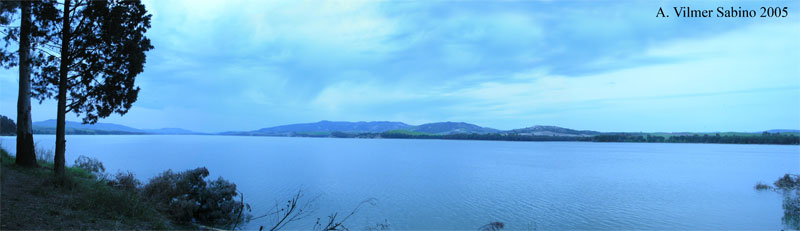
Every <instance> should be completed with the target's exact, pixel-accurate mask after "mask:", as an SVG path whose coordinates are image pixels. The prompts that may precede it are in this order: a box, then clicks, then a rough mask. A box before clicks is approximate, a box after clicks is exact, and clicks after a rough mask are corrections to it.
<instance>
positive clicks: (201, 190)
mask: <svg viewBox="0 0 800 231" xmlns="http://www.w3.org/2000/svg"><path fill="white" fill-rule="evenodd" d="M206 177H208V169H206V168H205V167H202V168H197V169H193V170H187V171H184V172H179V173H174V172H172V170H167V171H165V172H163V173H161V174H160V175H158V176H156V177H155V178H153V179H151V180H150V182H148V183H147V185H145V186H144V188H143V191H142V195H143V196H144V197H145V198H148V199H150V200H152V201H153V202H155V203H156V205H157V207H158V209H159V210H161V211H162V212H164V213H165V214H167V215H168V216H169V217H170V218H171V219H173V220H174V221H176V222H178V223H182V224H188V223H192V222H198V223H201V224H205V225H210V226H217V227H223V226H225V227H231V226H232V225H233V224H236V223H239V222H241V221H242V220H243V219H242V216H240V214H241V213H243V212H244V211H243V210H244V209H245V208H246V207H247V206H246V205H245V204H243V203H242V202H241V201H237V200H236V196H238V195H239V194H238V193H237V192H236V184H233V183H231V182H229V181H227V180H225V179H223V178H221V177H220V178H218V179H217V180H214V181H210V182H206V181H205V178H206Z"/></svg>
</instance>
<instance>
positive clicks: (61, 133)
mask: <svg viewBox="0 0 800 231" xmlns="http://www.w3.org/2000/svg"><path fill="white" fill-rule="evenodd" d="M69 8H70V0H65V1H64V17H63V20H64V22H63V23H64V25H63V26H62V29H61V30H62V31H61V68H60V69H59V73H58V74H59V76H58V116H57V117H56V155H55V161H54V162H55V164H54V166H53V171H54V172H55V174H56V175H64V169H65V162H66V161H65V160H64V156H65V152H66V150H67V149H66V148H67V147H66V146H67V139H66V137H65V135H66V134H65V132H66V124H65V119H66V116H67V78H68V76H67V75H68V74H69V70H68V69H67V68H68V66H69V62H70V55H69V44H70V41H69V40H70V35H71V33H72V31H71V29H70V17H69V16H70V12H69Z"/></svg>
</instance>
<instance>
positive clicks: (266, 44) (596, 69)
mask: <svg viewBox="0 0 800 231" xmlns="http://www.w3.org/2000/svg"><path fill="white" fill-rule="evenodd" d="M769 3H770V4H772V5H776V6H777V5H779V6H788V7H789V17H787V18H739V19H731V18H676V17H675V16H674V11H673V10H672V7H674V6H687V4H686V2H683V3H682V2H669V1H637V2H617V1H552V2H551V1H480V0H479V1H298V0H290V1H260V0H254V1H195V0H187V1H172V0H170V1H160V0H159V1H146V2H145V4H146V6H147V8H148V10H149V11H150V12H151V13H152V14H153V21H152V25H153V27H152V28H151V30H150V31H149V32H148V37H149V38H151V39H152V42H153V44H154V46H155V49H154V50H152V51H151V52H149V53H148V56H147V64H146V67H145V71H144V73H142V74H141V75H140V76H139V77H138V78H137V80H136V82H137V84H138V85H139V86H140V87H141V89H142V90H141V92H140V94H139V99H138V101H137V102H136V103H135V104H134V107H133V108H132V109H131V110H130V112H129V113H128V114H126V115H125V116H117V115H114V116H111V117H108V118H106V119H103V120H101V121H100V122H110V123H119V124H124V125H128V126H133V127H137V128H160V127H181V128H186V129H191V130H196V131H202V132H219V131H229V130H255V129H258V128H262V127H268V126H275V125H282V124H288V123H302V122H314V121H319V120H335V121H402V122H406V123H409V124H421V123H427V122H437V121H464V122H469V123H475V124H479V125H482V126H489V127H494V128H498V129H512V128H520V127H526V126H531V125H536V124H540V125H557V126H563V127H569V128H576V129H592V130H601V131H760V130H766V129H773V128H791V129H800V42H797V41H800V20H799V19H800V11H798V10H797V9H800V2H798V1H785V2H780V1H778V2H769ZM773 3H774V4H773ZM758 4H762V2H761V1H748V2H736V1H719V2H713V1H691V2H689V5H688V6H690V7H692V8H696V9H700V8H703V9H706V8H708V9H715V8H716V7H717V6H723V7H726V8H729V7H731V6H734V7H737V8H738V6H742V7H743V8H749V9H758V7H760V6H761V5H758ZM659 7H663V8H664V10H665V12H666V13H667V14H672V15H673V16H672V17H670V18H656V17H655V15H656V12H657V11H658V8H659ZM17 78H18V76H17V70H16V69H9V70H2V71H0V114H3V115H7V116H10V117H12V118H15V117H16V109H15V107H16V95H17V84H18V80H17ZM55 111H56V103H55V101H54V100H49V101H45V102H44V103H42V104H41V105H40V104H36V103H34V105H33V119H34V121H39V120H46V119H53V118H55V117H56V113H55ZM68 120H74V121H79V119H78V118H76V117H74V116H68Z"/></svg>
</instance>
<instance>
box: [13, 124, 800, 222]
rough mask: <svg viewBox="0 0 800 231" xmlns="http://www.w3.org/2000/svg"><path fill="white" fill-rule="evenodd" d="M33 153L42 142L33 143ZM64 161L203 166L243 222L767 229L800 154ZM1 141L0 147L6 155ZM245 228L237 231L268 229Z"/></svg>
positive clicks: (686, 149)
mask: <svg viewBox="0 0 800 231" xmlns="http://www.w3.org/2000/svg"><path fill="white" fill-rule="evenodd" d="M35 139H36V141H37V142H38V144H39V145H41V146H46V147H53V144H54V140H55V137H54V136H52V135H36V136H35ZM67 140H68V141H67V156H66V158H67V163H68V164H70V163H72V162H73V161H74V159H76V158H77V157H78V156H79V155H86V156H92V157H96V158H98V159H100V160H101V161H103V163H104V164H105V166H106V169H107V170H108V171H109V172H116V171H117V170H118V169H121V170H131V171H133V172H134V173H136V175H137V177H138V178H140V179H142V180H147V179H149V178H151V177H153V176H155V175H157V174H158V173H160V172H162V171H164V170H166V169H173V170H185V169H190V168H196V167H200V166H205V167H207V168H208V169H209V171H210V172H211V177H213V178H216V177H219V176H223V177H224V178H226V179H228V180H231V181H233V182H235V183H236V184H237V185H238V187H239V189H240V190H241V191H242V192H244V193H245V200H246V202H247V203H250V204H251V205H252V206H253V208H254V211H253V214H254V215H260V214H264V213H266V212H267V210H268V209H270V208H271V207H272V206H274V205H275V203H276V202H279V201H284V202H285V200H287V199H289V198H290V197H291V196H292V194H293V193H295V192H296V191H297V190H298V189H303V190H304V192H305V194H306V195H307V197H306V198H312V197H315V196H319V197H318V199H317V200H316V201H315V203H314V205H315V207H316V208H317V209H316V211H317V212H316V213H315V214H313V215H312V217H311V218H309V219H307V220H305V221H301V222H297V223H295V224H294V226H292V228H296V229H309V228H311V226H312V225H313V224H314V222H315V220H316V219H315V218H316V217H321V218H323V219H324V218H325V217H326V216H327V215H329V214H330V213H333V212H339V213H340V214H343V213H344V214H346V213H349V212H350V210H352V209H353V207H355V206H356V205H358V204H359V202H361V201H363V200H365V199H369V198H376V199H377V201H378V203H377V205H376V206H366V207H362V209H361V210H360V211H359V213H358V214H356V215H355V216H353V217H352V218H351V220H349V222H348V224H349V227H350V228H353V229H361V228H363V227H366V226H367V225H370V224H375V223H378V222H384V221H388V223H389V224H390V225H391V228H392V229H395V230H402V229H463V230H475V229H477V228H478V227H480V226H481V225H483V224H486V223H488V222H491V221H502V222H504V223H505V224H506V228H507V229H527V228H528V227H531V228H534V227H535V228H537V229H780V228H782V227H783V226H782V224H781V216H783V211H782V209H781V197H780V195H779V194H777V193H772V192H758V191H755V190H753V185H754V184H755V183H756V182H758V181H763V182H768V183H770V182H772V181H774V180H775V179H777V178H778V177H779V176H782V175H783V174H785V173H789V172H791V173H800V146H777V145H732V144H648V143H585V142H503V141H453V140H399V139H335V138H287V137H238V136H170V135H110V136H100V135H96V136H80V135H73V136H67ZM14 145H15V142H14V137H3V138H2V146H3V147H4V148H6V149H7V150H9V151H11V152H13V150H14ZM269 223H270V221H269V220H257V221H254V222H252V223H250V224H248V226H247V227H248V228H252V229H257V228H258V226H259V225H268V224H269Z"/></svg>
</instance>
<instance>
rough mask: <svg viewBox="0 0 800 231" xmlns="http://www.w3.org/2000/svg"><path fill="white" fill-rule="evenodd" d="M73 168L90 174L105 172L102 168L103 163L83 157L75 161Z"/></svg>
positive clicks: (104, 168)
mask: <svg viewBox="0 0 800 231" xmlns="http://www.w3.org/2000/svg"><path fill="white" fill-rule="evenodd" d="M73 166H74V167H78V168H82V169H84V170H86V171H88V172H89V173H92V174H100V173H103V172H105V171H106V167H103V162H100V160H97V159H95V158H91V157H87V156H83V155H81V156H78V159H75V164H74V165H73Z"/></svg>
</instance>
